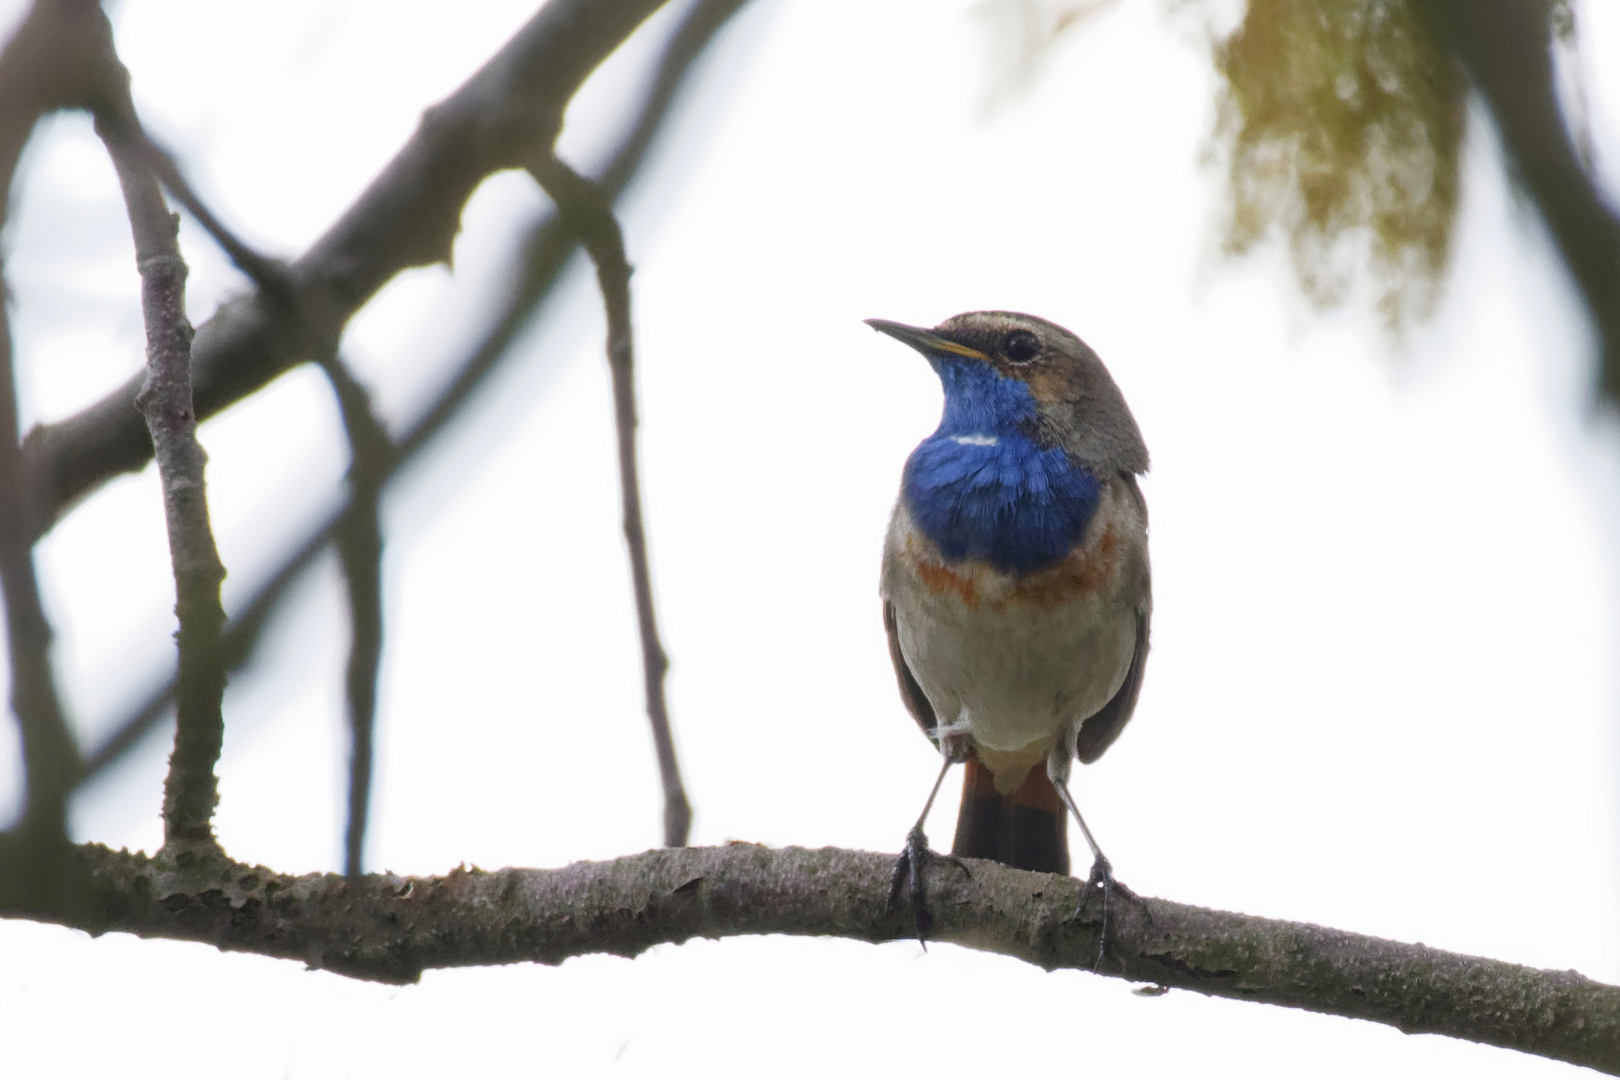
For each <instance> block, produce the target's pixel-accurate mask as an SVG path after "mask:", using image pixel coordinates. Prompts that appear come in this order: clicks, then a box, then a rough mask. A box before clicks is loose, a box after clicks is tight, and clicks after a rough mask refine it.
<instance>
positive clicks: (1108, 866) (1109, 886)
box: [1074, 855, 1114, 971]
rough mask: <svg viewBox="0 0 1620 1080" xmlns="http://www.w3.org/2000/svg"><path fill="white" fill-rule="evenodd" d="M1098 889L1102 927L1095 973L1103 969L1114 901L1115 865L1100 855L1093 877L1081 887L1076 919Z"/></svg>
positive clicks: (1094, 862)
mask: <svg viewBox="0 0 1620 1080" xmlns="http://www.w3.org/2000/svg"><path fill="white" fill-rule="evenodd" d="M1097 889H1101V890H1102V925H1101V926H1100V927H1098V928H1097V962H1096V963H1095V964H1093V965H1092V970H1093V971H1099V970H1101V969H1102V962H1103V953H1104V952H1105V951H1107V949H1108V908H1109V906H1110V904H1111V903H1112V901H1113V899H1114V865H1113V863H1110V862H1109V861H1108V857H1107V856H1105V855H1098V856H1097V858H1096V859H1095V861H1093V862H1092V864H1091V876H1090V877H1088V878H1086V883H1085V884H1084V885H1082V886H1081V887H1080V903H1078V904H1076V905H1075V908H1074V917H1075V918H1076V919H1078V918H1079V917H1080V913H1081V912H1083V911H1085V909H1086V898H1087V897H1088V896H1090V895H1091V894H1092V892H1093V891H1095V890H1097Z"/></svg>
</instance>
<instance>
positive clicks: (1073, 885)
mask: <svg viewBox="0 0 1620 1080" xmlns="http://www.w3.org/2000/svg"><path fill="white" fill-rule="evenodd" d="M75 850H76V852H77V853H78V855H79V857H80V858H81V859H82V861H83V864H84V866H85V869H86V872H87V873H88V874H89V875H91V876H92V877H93V880H94V895H95V897H96V904H95V907H94V915H93V916H92V917H89V918H86V919H83V920H81V921H77V922H73V921H70V920H68V919H65V918H62V917H60V916H58V915H56V914H55V913H54V912H51V911H40V910H24V911H16V910H12V911H8V910H7V909H5V908H4V907H3V906H0V914H7V913H9V914H19V915H27V916H29V917H33V918H39V919H48V920H52V921H62V922H68V923H69V925H76V926H80V927H82V928H84V929H86V930H90V931H92V932H96V933H99V932H101V931H105V930H119V931H125V932H128V933H132V934H138V935H141V936H143V937H157V938H173V939H179V940H184V941H201V942H207V943H209V944H212V945H215V946H217V947H219V948H222V949H230V950H239V951H244V952H252V953H257V954H260V955H264V956H279V957H285V958H287V959H291V960H296V961H301V962H303V963H306V964H309V965H310V966H311V967H318V968H324V969H326V970H329V971H334V972H338V973H339V974H343V975H349V976H351V977H353V978H358V979H371V980H376V981H379V982H387V983H408V982H413V981H415V980H416V979H417V978H418V977H419V976H420V975H421V973H422V971H423V970H424V969H427V968H439V967H460V966H465V965H472V964H510V963H520V962H539V963H544V964H557V963H561V962H562V961H563V960H565V959H567V958H568V957H571V956H580V955H585V954H588V953H612V954H616V955H621V956H634V955H636V954H638V953H641V952H643V951H644V950H646V949H648V948H649V947H651V946H653V945H656V944H660V943H663V942H683V941H686V940H688V939H690V938H693V937H699V936H701V937H710V938H718V937H731V936H736V935H743V934H807V935H835V936H838V937H844V938H852V939H854V940H857V941H871V942H880V941H896V940H901V939H905V938H909V937H910V936H911V934H912V933H913V932H914V931H913V928H912V924H911V917H910V914H909V912H907V911H904V910H891V908H890V905H889V903H888V892H889V874H890V871H891V869H892V867H893V865H894V857H893V856H892V855H883V854H878V853H875V852H865V851H846V850H842V849H838V848H821V849H819V850H810V849H806V848H782V849H773V848H767V847H762V846H759V845H755V844H730V845H727V846H725V847H719V848H701V847H699V848H684V849H680V850H670V849H660V850H654V851H649V852H645V853H643V854H640V855H629V856H625V857H624V858H620V859H614V860H612V861H611V862H584V863H575V864H573V865H572V866H566V867H563V868H561V869H557V870H522V869H509V870H499V871H495V872H493V873H487V872H485V871H482V870H466V869H462V870H457V871H454V872H452V873H450V874H448V875H446V876H444V877H398V876H395V875H391V874H372V875H367V876H366V877H363V878H359V879H346V878H341V877H337V876H335V875H331V874H310V875H305V876H302V877H295V876H293V875H289V874H276V873H274V872H272V871H269V870H265V869H263V868H260V867H250V866H243V865H238V864H223V865H221V866H219V867H217V868H213V869H209V870H207V871H205V872H204V873H201V874H195V873H187V872H185V871H181V870H177V869H174V868H172V867H171V866H169V865H166V864H164V863H163V862H161V861H153V860H149V859H147V858H146V857H144V856H141V855H132V854H129V853H127V852H122V851H118V852H115V851H109V850H107V849H106V848H103V847H99V846H92V845H86V846H83V847H80V848H77V849H75ZM969 861H970V864H971V866H972V869H973V873H972V875H971V876H969V875H967V874H963V873H960V872H958V871H957V870H956V869H955V868H953V867H950V866H948V865H946V864H944V863H943V862H939V863H936V864H935V867H934V869H933V870H931V871H930V880H929V882H928V895H929V897H930V898H931V906H932V908H933V910H934V912H935V915H936V918H937V923H936V936H937V938H938V940H940V941H949V942H954V943H956V944H959V945H964V946H967V947H969V948H974V949H981V950H984V951H987V952H994V953H1000V954H1002V955H1005V956H1011V957H1014V958H1016V959H1019V960H1024V961H1026V962H1028V963H1031V964H1036V965H1039V966H1040V967H1042V968H1044V969H1046V970H1048V971H1050V970H1053V969H1056V968H1077V969H1080V970H1084V971H1090V970H1091V969H1092V965H1093V964H1094V963H1095V962H1096V958H1097V939H1098V931H1099V930H1100V928H1101V927H1100V924H1101V911H1100V905H1096V904H1093V905H1090V907H1089V908H1088V909H1087V911H1086V913H1085V914H1084V915H1081V914H1078V913H1077V909H1078V907H1079V903H1080V897H1081V888H1082V883H1081V882H1080V881H1077V880H1076V879H1074V878H1069V877H1060V876H1057V875H1053V874H1039V873H1031V872H1028V871H1023V870H1014V869H1011V868H1010V867H1007V866H1003V865H1001V864H999V863H993V862H987V861H984V860H979V859H973V860H969ZM0 904H3V901H0ZM1108 926H1109V932H1108V950H1107V954H1106V962H1105V963H1104V964H1103V966H1102V970H1101V972H1100V974H1102V975H1105V976H1112V977H1116V978H1124V979H1128V980H1131V981H1134V982H1143V983H1152V984H1156V985H1158V986H1163V987H1175V988H1181V989H1187V990H1195V991H1197V992H1199V993H1201V994H1208V995H1211V996H1214V997H1226V998H1234V999H1237V1000H1240V1001H1254V1002H1262V1003H1267V1004H1272V1005H1283V1006H1287V1007H1291V1008H1299V1009H1308V1010H1310V1011H1312V1012H1319V1013H1327V1014H1331V1015H1335V1016H1345V1017H1352V1018H1356V1019H1362V1020H1372V1021H1375V1022H1377V1023H1381V1024H1390V1025H1392V1026H1394V1027H1397V1028H1399V1029H1400V1030H1402V1031H1406V1032H1429V1033H1434V1034H1440V1035H1449V1036H1452V1037H1453V1038H1459V1039H1468V1040H1471V1041H1474V1042H1479V1043H1485V1044H1487V1045H1491V1046H1502V1047H1509V1048H1512V1049H1516V1050H1522V1051H1524V1052H1525V1053H1530V1054H1539V1055H1542V1056H1544V1057H1550V1058H1555V1059H1558V1060H1561V1061H1569V1062H1573V1063H1575V1064H1579V1065H1587V1066H1590V1067H1592V1068H1594V1069H1599V1070H1602V1071H1604V1072H1608V1073H1620V987H1615V986H1609V985H1606V984H1604V983H1599V982H1594V981H1592V980H1591V979H1587V978H1584V977H1582V976H1581V975H1579V974H1577V973H1575V972H1573V971H1540V970H1536V969H1534V968H1527V967H1521V966H1519V965H1517V964H1508V963H1503V962H1502V961H1499V960H1488V959H1484V958H1480V957H1472V956H1460V955H1457V954H1455V953H1447V952H1442V951H1441V950H1439V949H1433V948H1428V947H1426V946H1423V945H1407V944H1402V943H1400V942H1394V941H1386V940H1383V939H1380V938H1374V937H1368V936H1366V935H1363V934H1352V933H1347V932H1345V931H1341V930H1331V929H1327V928H1324V927H1320V926H1310V925H1307V924H1305V923H1294V922H1285V921H1283V920H1281V919H1264V918H1258V917H1256V916H1252V915H1239V914H1235V913H1232V912H1224V911H1214V910H1210V909H1207V908H1197V907H1191V906H1189V905H1186V904H1178V903H1174V902H1172V901H1169V900H1158V899H1153V898H1149V897H1139V896H1137V895H1136V894H1135V893H1132V892H1131V891H1130V890H1129V889H1126V888H1124V887H1123V886H1121V887H1117V888H1116V891H1115V903H1114V904H1113V905H1112V910H1111V911H1110V913H1109V920H1108Z"/></svg>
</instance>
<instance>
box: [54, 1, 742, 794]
mask: <svg viewBox="0 0 1620 1080" xmlns="http://www.w3.org/2000/svg"><path fill="white" fill-rule="evenodd" d="M746 2H747V0H702V2H700V3H698V4H696V5H695V6H694V7H693V9H692V11H691V13H690V14H689V15H688V16H687V17H686V19H685V20H684V21H683V22H682V23H681V26H680V27H679V29H677V30H676V32H675V33H674V35H673V36H672V37H671V39H670V42H669V44H668V45H667V46H666V47H665V49H664V52H663V55H662V57H661V58H660V60H659V63H658V69H657V73H656V75H655V76H654V78H653V80H652V82H651V85H650V86H649V88H648V91H647V95H646V98H645V100H644V101H643V103H642V105H641V108H640V110H639V113H638V116H637V120H636V123H635V125H634V126H633V128H632V129H631V131H630V133H629V134H628V135H627V136H626V137H625V140H624V142H623V143H622V144H621V145H620V147H619V149H618V150H617V151H616V152H615V154H614V155H613V158H612V161H611V162H610V163H609V165H608V167H607V168H606V169H605V170H603V173H602V179H601V181H600V183H601V184H602V186H603V187H604V188H605V189H606V190H607V191H609V192H610V193H612V194H613V195H614V197H617V196H618V195H619V194H621V193H622V192H623V191H624V189H625V188H626V187H627V186H628V185H629V184H630V182H631V180H632V179H634V177H635V176H636V174H637V172H638V170H639V169H640V168H641V165H642V163H643V162H644V161H645V160H646V157H647V152H648V150H649V149H650V147H651V145H652V143H653V141H654V138H655V137H656V135H657V134H658V133H659V132H660V131H661V130H662V129H663V125H664V122H665V120H666V119H667V118H668V115H669V112H670V109H671V108H672V107H673V105H674V102H675V100H676V98H677V96H678V94H679V91H680V89H681V87H682V86H683V85H684V84H685V81H686V79H687V78H688V77H689V76H690V75H691V73H692V71H693V69H694V65H695V63H696V61H697V59H698V57H700V56H701V55H702V54H703V52H704V50H705V49H706V48H707V47H708V46H709V44H710V43H711V42H712V41H713V40H714V38H715V36H716V35H717V34H718V33H719V31H720V29H721V28H722V27H723V26H725V25H726V23H727V21H728V20H729V19H730V18H731V17H732V16H733V15H734V14H736V13H737V11H739V10H740V9H741V8H742V7H743V6H744V4H745V3H746ZM573 250H574V239H573V236H572V234H571V233H569V232H568V231H567V230H566V229H564V228H563V227H562V225H561V223H560V222H558V221H557V220H556V219H555V218H554V217H550V216H548V217H546V218H544V219H542V220H540V221H539V222H536V223H535V224H534V225H533V226H532V227H531V228H530V230H529V233H528V236H527V238H526V239H525V241H524V242H523V243H522V244H521V245H520V252H519V254H518V256H517V259H516V265H515V266H514V268H513V269H512V270H511V272H509V273H507V274H505V275H503V276H502V279H503V280H506V281H509V282H511V283H512V284H511V289H510V291H509V292H508V293H507V294H506V295H505V296H504V297H502V298H500V303H499V307H498V310H497V312H496V314H495V316H494V317H493V318H492V319H491V322H490V326H489V329H487V330H486V331H485V332H484V334H483V336H482V337H481V338H480V339H479V340H478V341H477V343H476V344H474V345H473V347H472V348H471V349H470V350H469V352H468V354H467V356H466V357H465V358H464V359H463V360H462V361H461V362H460V363H458V364H457V365H456V366H455V368H454V370H453V374H452V375H451V377H450V379H449V380H448V382H447V383H446V385H445V387H444V389H443V390H442V391H440V393H439V394H438V396H437V397H436V398H435V399H434V400H433V401H432V402H431V403H429V405H428V406H427V407H426V408H425V409H424V410H423V411H422V413H421V415H419V416H418V417H417V419H416V420H415V421H413V422H412V423H411V424H410V425H409V426H408V427H407V428H406V429H405V431H404V432H403V433H402V434H401V436H400V437H399V439H398V440H397V442H398V448H399V450H398V456H397V457H396V458H395V459H394V463H393V466H392V468H391V469H390V471H389V474H388V477H387V479H388V480H392V478H393V477H394V476H395V475H397V473H398V472H399V470H400V469H402V468H403V467H404V466H405V465H406V464H408V463H409V462H410V461H411V460H413V459H414V458H415V456H416V455H417V454H418V453H420V452H421V451H423V450H425V449H426V448H427V447H428V446H430V445H431V444H432V442H433V440H434V439H435V438H437V437H438V436H439V435H440V434H441V433H442V432H443V431H444V430H445V429H446V428H447V427H448V425H449V424H450V422H451V421H452V420H453V419H455V418H456V417H457V416H459V415H461V412H462V410H463V409H464V408H465V407H466V405H467V404H468V402H470V401H471V400H472V398H473V397H474V396H475V394H476V393H477V391H478V389H479V387H481V386H483V385H484V383H485V382H486V381H487V380H488V378H489V376H490V375H491V374H492V373H493V372H494V371H496V370H497V369H498V368H499V366H500V365H501V364H502V363H503V362H504V361H506V360H508V359H510V358H511V357H512V356H513V353H512V346H513V344H514V343H515V342H516V341H518V340H519V339H520V338H521V337H522V336H523V335H524V333H525V331H526V330H527V329H528V327H529V326H530V324H531V323H532V322H533V320H534V319H535V318H536V316H537V313H538V312H539V310H540V308H541V306H542V303H543V301H544V300H545V298H546V297H548V296H549V295H550V294H551V291H552V289H553V288H554V287H555V285H556V284H557V282H558V281H559V279H560V277H561V274H562V271H563V268H564V267H565V266H566V264H567V260H568V256H569V255H570V254H571V253H572V252H573ZM352 505H353V503H352V493H351V499H350V501H345V503H344V505H343V506H341V507H340V508H339V509H337V510H336V511H334V512H332V513H331V514H329V515H328V516H326V517H325V518H323V519H322V520H321V521H319V522H318V523H317V524H316V525H314V526H313V527H312V528H311V529H310V531H309V532H308V533H307V534H306V535H305V537H304V539H303V540H302V541H300V542H299V543H298V544H296V545H294V546H293V547H292V548H291V549H290V550H289V554H288V555H287V557H286V558H285V560H284V561H283V562H282V564H281V566H280V567H279V568H278V569H277V570H276V571H275V572H274V573H273V574H272V575H271V576H270V577H269V579H267V580H266V581H265V583H264V584H263V585H261V586H260V587H259V588H258V589H256V590H255V591H254V592H253V593H252V594H251V595H250V596H249V598H248V599H247V601H246V602H245V603H244V604H243V607H242V610H241V611H240V612H239V613H238V614H237V616H236V617H235V618H234V619H233V620H232V621H231V623H230V625H229V626H228V627H227V628H226V632H225V639H224V652H225V657H226V662H227V664H228V665H229V667H230V669H231V670H233V671H234V670H236V669H238V668H240V667H241V666H242V665H243V664H245V663H246V662H247V660H248V658H249V656H250V655H251V653H252V650H253V647H254V644H255V643H256V642H257V641H258V639H259V636H260V634H261V633H262V632H263V629H264V627H265V626H266V625H267V624H268V622H269V619H270V616H271V615H272V614H273V613H274V611H275V610H276V607H277V605H278V604H279V603H280V601H281V600H282V599H283V598H284V597H285V596H286V595H287V593H288V591H289V590H290V589H291V588H292V586H293V585H294V584H295V583H296V582H297V581H299V580H300V579H301V578H302V576H303V574H304V573H305V572H306V571H307V570H308V569H309V568H310V567H312V566H314V565H315V563H316V562H317V560H318V559H319V557H320V554H321V552H322V551H324V550H325V548H326V545H327V544H328V543H329V542H330V541H331V540H332V539H333V537H334V536H335V534H336V532H337V531H338V529H339V528H340V526H341V523H342V521H343V519H344V516H345V515H346V514H347V513H349V511H350V508H351V506H352ZM173 693H174V677H173V675H172V674H171V675H169V676H167V677H166V678H165V679H164V680H163V681H162V682H161V683H160V684H159V685H158V686H157V688H156V689H155V690H154V691H153V692H152V693H151V694H150V695H148V696H147V697H146V698H145V699H143V700H142V701H141V702H140V703H139V704H138V705H136V706H135V707H133V708H132V709H131V710H130V711H129V713H128V714H126V716H125V717H124V718H123V719H122V720H120V721H119V722H118V723H116V724H114V725H113V726H112V731H113V734H112V735H110V736H108V737H107V738H106V739H105V740H104V741H103V742H102V743H101V744H100V745H99V746H97V747H96V748H95V749H94V750H92V751H91V752H90V753H89V754H87V755H86V758H85V766H84V769H83V771H82V772H81V773H80V775H79V777H78V781H77V782H78V784H79V785H83V784H86V783H89V782H91V781H93V780H95V779H96V778H98V777H100V776H103V775H105V774H106V772H107V771H108V770H109V769H111V768H113V767H114V766H116V765H117V763H118V762H120V761H122V760H123V758H124V756H125V755H126V754H127V753H128V752H129V751H130V750H131V749H133V748H134V747H135V746H136V745H137V744H138V743H139V742H140V741H141V740H142V739H143V738H145V737H146V735H147V734H149V733H150V732H152V731H153V730H154V729H156V727H157V726H158V725H159V724H160V723H161V722H162V721H163V719H164V717H165V715H166V713H167V710H168V706H169V703H170V701H172V699H173Z"/></svg>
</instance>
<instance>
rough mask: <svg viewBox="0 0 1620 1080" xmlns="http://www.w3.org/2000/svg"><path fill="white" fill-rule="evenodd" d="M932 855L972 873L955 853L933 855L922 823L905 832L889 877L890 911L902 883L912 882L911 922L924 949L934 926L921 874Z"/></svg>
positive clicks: (897, 901)
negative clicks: (904, 838) (902, 846)
mask: <svg viewBox="0 0 1620 1080" xmlns="http://www.w3.org/2000/svg"><path fill="white" fill-rule="evenodd" d="M933 859H943V860H944V861H945V862H948V863H951V864H952V865H953V866H955V867H956V868H957V869H958V870H961V871H962V873H964V874H966V875H967V876H968V877H970V878H971V877H972V876H973V871H971V870H969V869H968V868H967V864H966V863H964V862H963V861H962V860H961V859H958V858H957V857H956V856H955V855H936V854H935V853H934V852H932V851H930V850H929V849H928V836H927V835H926V834H925V833H924V832H923V831H922V827H921V826H917V827H916V828H913V829H912V830H911V831H910V832H909V833H907V834H906V846H905V848H904V849H903V850H902V851H901V852H900V857H899V858H898V859H896V860H895V861H894V873H893V874H891V875H890V877H889V910H890V911H893V910H894V907H895V905H896V904H897V903H899V902H900V889H901V887H902V886H904V885H910V886H911V922H912V926H913V927H914V928H915V929H916V931H917V943H918V944H919V945H921V946H922V947H923V948H924V949H927V948H928V935H929V933H930V932H932V930H933V929H934V916H933V915H931V914H930V913H929V911H928V895H927V892H926V890H925V887H924V885H923V880H924V878H923V874H924V872H925V871H926V869H927V866H928V863H929V861H930V860H933Z"/></svg>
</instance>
